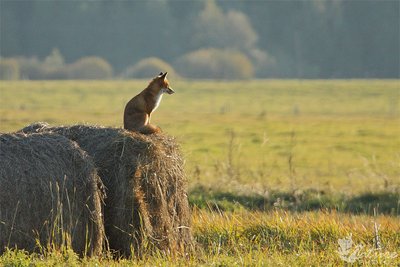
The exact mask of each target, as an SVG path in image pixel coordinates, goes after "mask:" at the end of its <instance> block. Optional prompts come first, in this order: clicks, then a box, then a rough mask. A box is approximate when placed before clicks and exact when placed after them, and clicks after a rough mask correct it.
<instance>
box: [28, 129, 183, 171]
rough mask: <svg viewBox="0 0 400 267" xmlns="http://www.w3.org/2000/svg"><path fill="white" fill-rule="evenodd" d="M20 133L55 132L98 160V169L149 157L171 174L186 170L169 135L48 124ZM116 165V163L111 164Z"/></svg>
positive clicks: (152, 161) (148, 158) (173, 140)
mask: <svg viewBox="0 0 400 267" xmlns="http://www.w3.org/2000/svg"><path fill="white" fill-rule="evenodd" d="M20 132H23V133H32V132H34V133H39V132H49V133H50V132H53V133H57V134H60V135H63V136H65V137H67V138H68V139H70V140H73V141H75V142H77V143H78V144H79V146H80V147H81V148H82V149H83V150H85V151H87V152H88V153H89V154H90V155H91V156H92V157H93V158H94V160H95V163H96V166H97V167H101V166H103V165H108V164H115V163H119V164H122V165H128V164H132V163H134V162H136V161H138V157H139V159H140V158H142V159H143V157H144V156H145V157H146V159H147V161H150V162H151V163H152V165H153V166H154V165H158V166H160V167H161V166H163V165H164V163H165V162H166V161H167V162H168V165H169V166H165V167H166V168H167V169H169V170H170V171H173V170H174V166H182V165H183V158H182V156H181V154H180V148H179V145H178V144H177V143H176V141H175V138H173V137H171V136H168V135H166V134H162V133H161V134H152V135H143V134H140V133H137V132H130V131H127V130H124V129H122V128H111V127H104V126H93V125H72V126H56V127H51V126H50V125H49V124H47V123H45V122H37V123H34V124H31V125H29V126H27V127H25V128H23V129H22V130H20ZM111 162H112V163H111Z"/></svg>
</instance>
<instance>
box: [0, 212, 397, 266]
mask: <svg viewBox="0 0 400 267" xmlns="http://www.w3.org/2000/svg"><path fill="white" fill-rule="evenodd" d="M375 223H376V224H377V225H378V226H379V232H378V234H379V239H380V242H381V247H380V248H379V249H377V248H376V244H375V243H374V242H375V241H374V240H375V236H376V233H375V232H374V224H375ZM193 232H194V235H195V238H196V241H197V251H196V252H194V253H193V254H191V255H186V256H180V257H176V256H175V257H173V256H169V255H165V254H161V253H152V254H149V255H143V257H142V258H141V259H112V258H111V257H110V255H108V256H107V255H105V256H104V257H101V258H84V259H79V258H78V257H76V256H75V254H73V253H71V252H70V251H69V252H68V251H64V252H62V253H61V252H58V251H52V252H51V253H48V254H46V255H45V257H43V256H41V255H38V254H31V255H29V254H26V253H24V252H22V251H7V252H6V253H5V254H4V255H2V256H1V257H0V264H3V265H8V266H17V265H18V266H30V264H33V265H39V266H40V265H42V266H45V265H51V264H54V263H56V264H58V265H68V266H81V265H89V266H92V265H96V264H97V265H102V266H144V265H145V266H155V265H157V266H175V265H180V266H187V265H191V266H210V265H211V266H215V265H217V266H249V265H251V266H271V265H272V266H276V265H285V266H309V265H313V266H315V265H317V266H318V265H323V266H327V265H328V266H338V265H344V264H346V263H351V262H353V263H355V264H356V265H362V266H396V265H398V264H400V257H399V253H400V251H399V248H400V219H399V218H398V217H385V216H377V217H376V218H371V217H370V216H364V215H359V216H354V215H344V214H340V213H335V212H309V213H301V214H296V213H287V212H281V211H276V212H270V213H260V212H248V211H242V212H235V213H220V212H208V211H205V210H196V209H195V210H194V213H193ZM350 236H351V239H350ZM353 253H355V254H354V255H353ZM352 255H353V256H352Z"/></svg>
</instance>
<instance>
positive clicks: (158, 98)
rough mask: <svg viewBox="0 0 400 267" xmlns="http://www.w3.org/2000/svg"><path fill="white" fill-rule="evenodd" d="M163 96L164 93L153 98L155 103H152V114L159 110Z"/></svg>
mask: <svg viewBox="0 0 400 267" xmlns="http://www.w3.org/2000/svg"><path fill="white" fill-rule="evenodd" d="M162 96H163V94H162V92H160V93H158V94H157V95H156V96H155V97H154V98H153V101H152V102H153V103H151V105H150V113H151V112H153V111H154V110H156V109H157V108H158V106H159V105H160V103H161V99H162Z"/></svg>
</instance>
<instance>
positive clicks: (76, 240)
mask: <svg viewBox="0 0 400 267" xmlns="http://www.w3.org/2000/svg"><path fill="white" fill-rule="evenodd" d="M99 186H101V180H100V178H99V176H98V175H97V172H96V169H95V167H94V163H93V162H92V160H91V158H90V156H88V155H87V153H85V152H84V151H83V150H82V149H80V148H79V146H78V145H77V144H76V143H75V142H72V141H70V140H69V139H67V138H65V137H63V136H61V135H57V134H54V133H38V134H29V135H26V134H21V133H19V134H0V254H1V253H2V252H3V251H4V249H5V248H6V247H17V248H19V249H26V250H28V251H40V250H42V249H43V248H44V249H52V248H54V249H64V248H72V249H73V250H74V251H75V252H77V253H79V254H80V255H98V254H100V253H101V252H102V248H103V241H104V225H103V221H102V215H101V201H102V197H103V196H102V194H101V192H100V190H99Z"/></svg>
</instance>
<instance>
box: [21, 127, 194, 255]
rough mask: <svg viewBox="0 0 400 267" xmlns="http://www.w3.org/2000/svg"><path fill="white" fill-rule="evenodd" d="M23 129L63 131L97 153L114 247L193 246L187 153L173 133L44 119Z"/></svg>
mask: <svg viewBox="0 0 400 267" xmlns="http://www.w3.org/2000/svg"><path fill="white" fill-rule="evenodd" d="M22 131H23V132H54V133H57V134H61V135H63V136H65V137H67V138H69V139H71V140H73V141H76V142H77V143H78V144H79V146H80V147H81V148H82V149H84V150H85V151H87V152H88V154H89V155H91V156H92V157H93V159H94V161H95V164H96V167H97V168H98V172H99V175H100V177H101V178H102V180H103V183H104V185H105V187H106V190H107V198H106V199H105V209H104V217H105V230H106V236H107V238H108V242H109V246H110V249H111V250H114V251H116V252H118V253H120V254H121V255H125V256H129V255H131V253H132V252H133V251H134V253H135V254H136V255H140V254H141V253H143V252H145V251H149V250H150V251H151V249H152V248H153V247H154V246H155V247H156V248H158V249H161V250H163V251H165V252H168V253H170V252H171V253H175V252H184V251H187V250H188V249H192V245H193V240H192V236H191V231H190V210H189V204H188V198H187V193H186V177H185V174H184V170H183V159H182V157H181V154H180V150H179V147H178V145H177V144H176V142H175V141H174V139H173V138H171V137H169V136H167V135H164V134H155V135H146V136H145V135H142V134H138V133H132V132H128V131H125V130H123V129H117V128H103V127H95V126H85V125H75V126H70V127H64V126H61V127H49V126H48V125H47V124H45V123H36V124H33V125H30V126H28V127H26V128H24V129H22Z"/></svg>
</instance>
